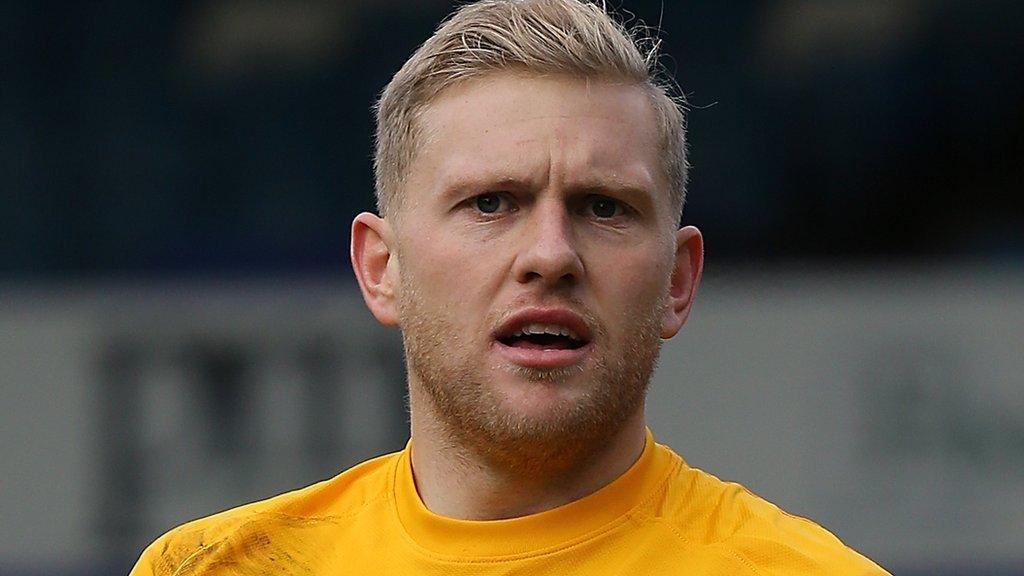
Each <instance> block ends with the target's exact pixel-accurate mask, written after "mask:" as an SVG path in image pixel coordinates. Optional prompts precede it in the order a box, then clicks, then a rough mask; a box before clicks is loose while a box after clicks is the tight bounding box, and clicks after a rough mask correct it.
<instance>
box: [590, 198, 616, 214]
mask: <svg viewBox="0 0 1024 576" xmlns="http://www.w3.org/2000/svg"><path fill="white" fill-rule="evenodd" d="M590 211H591V212H592V213H593V214H594V216H597V217H598V218H614V217H616V216H619V215H621V214H622V212H623V210H622V205H621V204H619V203H618V202H616V201H615V200H612V199H611V198H605V197H603V196H595V197H593V198H591V200H590Z"/></svg>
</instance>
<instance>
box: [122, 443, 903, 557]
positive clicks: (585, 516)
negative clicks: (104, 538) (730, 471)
mask: <svg viewBox="0 0 1024 576" xmlns="http://www.w3.org/2000/svg"><path fill="white" fill-rule="evenodd" d="M221 574H225V575H226V574H231V575H236V576H237V575H264V574H275V575H289V576H298V575H330V576H343V575H350V574H351V575H355V574H358V575H370V574H374V575H376V574H385V575H390V574H400V575H404V574H416V575H421V574H422V575H436V576H463V575H474V576H491V575H499V574H501V575H532V576H538V575H546V574H586V575H588V576H600V575H611V574H616V575H620V574H626V575H630V576H640V575H653V574H665V575H669V574H671V575H680V574H683V575H698V574H708V575H711V574H717V575H723V576H724V575H729V576H737V575H745V574H751V575H754V574H757V575H779V576H781V575H790V574H822V575H825V574H828V575H830V576H844V575H854V574H857V575H868V574H887V572H886V571H885V570H883V569H881V568H879V567H878V566H877V565H876V564H874V563H873V562H871V561H870V560H868V559H866V558H865V557H863V556H861V555H860V554H858V553H856V552H854V551H853V550H851V549H850V548H847V547H846V546H845V545H843V543H842V542H840V541H839V539H837V538H836V537H835V536H833V535H832V534H830V533H829V532H828V531H826V530H825V529H824V528H822V527H820V526H818V525H817V524H815V523H813V522H811V521H809V520H806V519H804V518H799V517H796V516H792V515H789V514H787V513H785V512H783V511H782V510H780V509H779V508H778V507H776V506H775V505H773V504H771V503H769V502H767V501H765V500H762V499H761V498H759V497H757V496H755V495H754V494H752V493H750V492H748V491H747V490H746V489H744V488H743V487H742V486H740V485H738V484H733V483H729V482H723V481H721V480H719V479H718V478H716V477H714V476H712V475H710V474H707V473H705V472H703V471H701V470H698V469H695V468H691V467H690V466H688V465H687V464H686V462H684V461H683V459H682V458H680V457H679V456H678V455H676V454H675V453H674V452H673V451H672V450H670V449H669V448H667V447H665V446H662V445H660V444H656V443H655V442H654V440H653V438H652V436H651V434H650V431H648V433H647V442H646V445H645V447H644V451H643V454H642V455H641V456H640V458H639V460H638V461H637V462H636V463H635V464H634V465H633V466H632V467H631V468H630V469H629V470H628V471H626V473H625V474H623V475H622V476H620V477H619V478H618V479H616V480H615V481H613V482H612V483H611V484H609V485H607V486H605V487H604V488H602V489H600V490H598V491H597V492H594V493H593V494H590V495H589V496H586V497H584V498H582V499H580V500H577V501H575V502H571V503H569V504H566V505H564V506H560V507H558V508H554V509H552V510H548V511H545V512H541V513H538V514H533V515H530V516H525V517H521V518H513V519H508V520H492V521H467V520H455V519H451V518H446V517H442V516H438V515H436V514H434V513H432V512H430V511H429V510H428V509H427V508H426V507H425V506H424V505H423V502H422V501H421V500H420V498H419V495H418V494H417V492H416V487H415V484H414V482H413V475H412V467H411V463H410V446H407V447H406V449H405V450H403V451H401V452H397V453H394V454H389V455H386V456H381V457H379V458H376V459H373V460H369V461H367V462H364V463H362V464H360V465H358V466H355V467H354V468H351V469H349V470H347V471H345V472H343V473H341V474H340V475H338V476H336V477H334V478H332V479H330V480H326V481H324V482H320V483H318V484H314V485H312V486H309V487H306V488H303V489H300V490H296V491H294V492H289V493H287V494H282V495H280V496H277V497H274V498H270V499H268V500H263V501H261V502H256V503H253V504H248V505H245V506H241V507H239V508H235V509H232V510H228V511H226V512H222V513H220V514H216V515H213V516H210V517H207V518H202V519H199V520H195V521H193V522H190V523H187V524H184V525H182V526H180V527H178V528H175V529H174V530H171V531H170V532H168V533H167V534H165V535H163V536H162V537H160V538H159V539H157V540H156V542H154V543H153V544H152V545H150V546H149V547H148V548H147V549H146V550H145V551H144V552H143V554H142V557H141V558H140V559H139V561H138V563H137V564H136V566H135V568H134V569H133V570H132V572H131V576H198V575H203V576H213V575H221Z"/></svg>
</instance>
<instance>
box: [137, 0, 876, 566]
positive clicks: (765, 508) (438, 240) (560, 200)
mask: <svg viewBox="0 0 1024 576" xmlns="http://www.w3.org/2000/svg"><path fill="white" fill-rule="evenodd" d="M653 60H654V58H653V55H651V54H648V55H644V54H642V53H641V52H640V51H639V50H638V49H637V47H636V46H635V45H634V43H633V41H632V40H631V39H630V38H629V36H628V35H627V34H626V33H625V32H624V31H623V30H622V28H621V27H619V26H618V25H617V24H615V23H614V22H613V21H612V20H611V19H610V18H609V17H608V16H607V15H606V14H605V12H604V11H603V9H602V8H600V7H598V6H597V5H595V4H590V3H585V2H582V1H580V0H484V1H482V2H479V3H476V4H472V5H468V6H465V7H463V8H461V9H459V10H458V11H457V12H456V14H455V15H454V16H453V17H452V18H451V19H450V20H449V21H448V22H446V23H445V24H444V25H443V26H442V27H441V28H440V29H439V30H438V31H437V32H436V33H435V34H434V36H433V37H431V38H430V39H429V40H428V41H427V42H426V43H425V44H424V45H423V46H422V47H421V48H420V49H419V50H418V51H417V52H416V53H415V54H414V55H413V56H412V57H411V58H410V59H409V61H408V62H406V64H405V65H404V66H403V67H402V69H401V70H400V71H399V72H398V73H397V74H396V76H395V77H394V79H393V80H392V81H391V83H390V84H389V85H388V87H387V88H386V89H385V91H384V93H383V96H382V98H381V101H380V104H379V107H378V124H377V126H378V132H377V136H378V139H377V150H376V176H377V194H378V206H379V212H380V215H379V216H377V215H374V214H369V213H364V214H360V215H359V216H358V217H356V219H355V222H354V223H353V225H352V250H351V255H352V262H353V265H354V268H355V271H356V275H357V277H358V280H359V285H360V288H361V289H362V293H363V296H364V298H365V300H366V303H367V305H368V306H369V308H370V310H371V311H372V312H373V314H374V316H375V317H376V318H377V319H378V320H379V321H380V322H382V323H384V324H386V325H394V326H398V327H399V328H400V329H401V331H402V335H403V338H404V343H405V349H406V360H407V367H408V378H409V382H408V384H409V398H410V409H411V428H412V430H411V440H410V443H409V445H408V446H407V447H406V449H405V450H404V451H402V452H399V453H396V454H391V455H387V456H383V457H380V458H377V459H375V460H371V461H369V462H365V463H363V464H361V465H359V466H356V467H355V468H353V469H350V470H348V471H346V472H344V473H342V474H341V475H339V476H337V477H335V478H333V479H331V480H327V481H325V482H322V483H320V484H316V485H313V486H310V487H308V488H305V489H302V490H298V491H296V492H292V493H288V494H284V495H282V496H278V497H276V498H272V499H270V500H266V501H263V502H258V503H255V504H250V505H248V506H243V507H241V508H238V509H235V510H230V511H227V512H224V513H221V514H218V515H215V516H212V517H210V518H205V519H201V520H197V521H195V522H192V523H189V524H186V525H184V526H182V527H179V528H177V529H175V530H173V531H171V532H170V533H169V534H167V535H165V536H163V537H162V538H160V539H159V540H157V541H156V542H155V543H154V544H153V545H152V546H150V547H149V548H148V549H147V551H146V552H145V553H144V554H143V557H142V559H141V560H140V561H139V563H138V565H137V566H136V568H135V570H134V571H133V574H135V575H139V576H141V575H144V574H157V575H178V576H184V575H191V574H331V575H339V574H439V575H440V574H445V575H456V574H479V575H484V574H832V575H835V574H884V573H885V572H884V571H883V570H881V569H880V568H878V567H877V566H875V565H874V564H873V563H871V562H870V561H869V560H867V559H865V558H863V557H862V556H860V555H858V554H857V553H856V552H853V551H852V550H850V549H848V548H846V547H845V546H844V545H843V544H842V543H841V542H839V540H837V539H836V538H835V537H834V536H832V535H831V534H829V533H828V532H827V531H825V530H824V529H822V528H820V527H818V526H817V525H815V524H813V523H812V522H810V521H807V520H804V519H801V518H797V517H794V516H789V515H787V514H785V513H783V512H781V511H780V510H779V509H778V508H776V507H775V506H773V505H771V504H769V503H767V502H765V501H763V500H761V499H759V498H757V497H756V496H754V495H752V494H750V493H749V492H746V491H745V490H743V489H742V488H741V487H739V486H737V485H735V484H728V483H724V482H721V481H719V480H718V479H716V478H715V477H713V476H710V475H708V474H706V473H704V472H701V471H699V470H695V469H693V468H690V467H689V466H687V465H686V464H685V463H684V462H683V460H682V459H681V458H680V457H679V456H677V455H675V454H674V453H673V452H672V451H671V450H669V449H668V448H666V447H664V446H661V445H658V444H656V443H655V442H654V441H653V438H652V434H651V433H650V432H649V431H648V430H647V428H646V426H645V421H644V398H645V393H646V389H647V384H648V381H649V379H650V376H651V373H652V371H653V369H654V365H655V361H656V358H657V355H658V350H659V346H660V341H661V339H664V338H671V337H672V336H673V335H675V334H676V332H678V331H679V329H680V328H681V327H682V325H683V323H684V322H685V320H686V318H687V315H688V313H689V311H690V308H691V306H692V304H693V299H694V295H695V293H696V291H697V285H698V283H699V280H700V275H701V266H702V259H703V246H702V239H701V235H700V232H699V231H698V230H697V229H696V228H693V227H689V226H688V227H684V228H679V227H678V224H677V223H678V220H679V215H680V212H681V210H682V205H683V191H684V185H685V181H686V159H685V153H684V150H685V146H684V141H683V125H684V123H683V117H682V114H681V112H680V110H679V107H678V106H677V105H676V104H675V102H673V100H672V99H671V98H670V97H669V96H668V95H667V94H666V90H665V89H664V88H662V87H661V86H660V85H658V84H656V83H655V82H654V81H653V80H652V76H651V72H650V69H651V66H652V62H653Z"/></svg>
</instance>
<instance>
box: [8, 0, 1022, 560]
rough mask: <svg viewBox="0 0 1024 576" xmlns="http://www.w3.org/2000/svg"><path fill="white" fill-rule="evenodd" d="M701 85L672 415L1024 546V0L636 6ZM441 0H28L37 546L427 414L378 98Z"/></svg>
mask: <svg viewBox="0 0 1024 576" xmlns="http://www.w3.org/2000/svg"><path fill="white" fill-rule="evenodd" d="M609 4H610V5H612V6H615V7H619V8H621V9H622V12H623V14H624V15H625V17H626V18H627V19H628V20H629V21H630V23H632V24H636V23H641V22H642V23H644V24H647V25H652V26H657V25H659V24H660V28H661V34H660V36H661V37H662V39H663V40H664V47H665V51H666V52H667V54H668V56H666V57H665V58H664V59H663V63H664V65H665V66H666V68H667V69H668V70H669V71H670V72H671V73H672V74H673V75H674V76H675V78H676V79H677V81H678V82H679V84H680V85H681V86H682V89H683V90H684V91H685V93H686V94H687V96H688V98H689V102H690V105H691V108H692V111H691V112H690V115H689V128H690V142H691V152H692V156H691V158H692V163H693V165H694V168H693V171H692V181H691V186H690V192H689V200H688V203H687V208H686V213H685V215H684V222H685V223H689V224H695V225H697V226H699V227H700V228H701V229H702V230H703V231H704V233H705V238H706V242H707V255H706V256H707V267H706V271H705V275H706V276H705V282H704V284H703V286H702V292H701V295H700V298H699V300H698V303H697V307H696V309H695V311H694V314H693V316H692V317H691V320H690V322H689V323H688V325H687V326H686V328H684V332H683V333H682V334H681V335H680V336H679V337H677V338H676V339H674V340H672V341H670V342H668V343H666V346H665V349H664V352H663V359H662V362H661V366H660V369H659V371H658V373H657V375H656V377H655V382H654V385H653V388H652V392H651V394H652V399H651V402H650V404H651V408H650V411H651V414H650V417H651V422H652V428H653V429H654V432H655V434H656V435H657V436H658V437H659V439H661V440H662V441H665V442H667V443H669V444H671V445H672V446H673V447H674V448H675V449H676V450H677V451H679V452H680V453H681V454H682V455H683V456H684V457H685V458H686V459H687V460H688V461H689V462H690V463H691V464H692V465H695V466H698V467H701V468H705V469H707V470H709V471H711V472H713V473H715V474H717V475H719V476H721V477H723V478H725V479H729V480H736V481H740V482H742V483H743V484H745V485H746V486H748V487H750V488H751V489H753V490H754V491H755V492H758V493H759V494H761V495H763V496H765V497H767V498H768V499H770V500H772V501H774V502H776V503H778V504H780V505H781V506H783V507H784V508H786V509H788V510H790V511H791V512H794V513H796V514H799V515H803V516H808V517H811V518H814V519H815V520H817V521H818V522H820V523H821V524H823V525H824V526H826V527H827V528H829V529H830V530H832V531H833V532H835V533H836V534H837V535H838V536H839V537H840V538H842V539H843V540H844V541H846V542H847V543H848V544H850V545H851V546H853V547H854V548H856V549H858V550H860V551H862V552H863V553H865V554H866V555H868V556H870V557H872V558H873V559H875V560H876V561H878V562H879V563H881V564H882V565H883V566H885V567H886V568H888V569H889V570H890V571H892V572H893V573H897V574H911V575H913V574H922V575H923V574H965V575H983V574H984V575H996V576H1003V575H1010V574H1024V209H1022V208H1021V206H1022V205H1024V203H1021V202H1020V200H1019V198H1018V197H1019V196H1020V193H1021V191H1022V183H1024V178H1022V176H1024V161H1022V158H1024V73H1022V71H1021V70H1022V67H1021V65H1022V63H1024V46H1022V45H1021V44H1022V41H1021V38H1022V36H1024V35H1022V34H1021V28H1020V23H1021V22H1022V21H1024V4H1021V3H1018V2H1010V1H998V0H987V1H982V2H969V1H966V0H929V1H924V0H902V1H897V2H881V1H871V0H866V1H854V0H817V1H811V0H790V1H771V2H749V1H737V2H710V1H692V2H676V1H664V2H662V1H658V0H651V1H643V0H615V1H613V2H609ZM453 6H454V4H453V3H452V2H450V1H442V0H417V1H416V2H410V1H398V0H373V1H371V0H345V1H341V2H339V1H327V0H295V1H283V0H277V1H274V0H207V1H203V2H194V1H184V2H183V1H178V2H166V1H165V2H160V1H149V2H114V1H102V0H101V1H95V2H68V1H37V2H28V1H24V0H22V1H18V0H13V1H8V2H4V3H2V5H0V66H2V68H0V69H2V70H3V76H2V80H0V392H2V398H3V400H2V403H0V433H2V445H0V573H2V574H5V575H15V576H27V575H35V574H47V575H55V574H56V575H67V576H85V575H93V574H96V575H98V574H117V573H126V572H127V571H128V570H129V568H130V567H131V565H132V564H133V562H134V560H135V558H136V557H137V555H138V553H139V552H140V551H141V549H142V548H143V547H144V546H145V545H146V544H147V543H148V542H150V541H151V540H152V539H154V538H155V537H156V536H158V535H159V534H160V533H161V532H163V531H165V530H167V529H168V528H170V527H172V526H173V525H175V524H178V523H181V522H183V521H185V520H188V519H191V518H194V517H197V516H201V515H206V514H209V513H212V512H215V511H218V510H221V509H224V508H226V507H229V506H233V505H236V504H240V503H243V502H246V501H251V500H254V499H257V498H262V497H265V496H268V495H270V494H273V493H277V492H281V491H284V490H288V489H291V488H296V487H299V486H302V485H306V484H309V483H312V482H313V481H316V480H319V479H322V478H325V477H329V476H331V475H334V474H336V473H337V472H338V471H340V470H342V469H344V468H346V467H347V466H349V465H351V464H353V463H355V462H357V461H359V460H361V459H364V458H367V457H370V456H373V455H376V454H379V453H382V452H384V451H390V450H394V449H399V448H401V446H402V445H403V444H404V442H405V439H406V437H407V430H406V417H405V414H404V406H403V403H404V400H403V395H404V391H403V378H404V369H403V366H402V361H401V345H400V341H399V339H398V336H397V334H395V333H393V332H391V331H388V330H385V329H382V328H379V327H378V326H377V325H376V324H375V323H374V321H373V319H372V318H371V317H370V316H369V314H368V313H367V312H366V311H365V310H364V308H363V305H362V302H361V299H360V298H359V296H358V293H357V289H356V285H355V282H354V280H353V279H352V275H351V271H350V267H349V263H348V258H347V245H348V227H349V223H350V222H351V219H352V217H353V216H354V215H355V214H356V213H358V212H359V211H362V210H369V209H372V206H373V195H372V189H373V184H372V169H371V156H370V155H371V146H372V138H371V132H372V114H371V106H372V103H373V102H374V100H375V98H376V96H377V94H378V93H379V91H380V90H381V89H382V88H383V86H384V85H385V84H386V82H387V81H388V80H389V78H390V77H391V75H392V74H393V73H394V72H395V71H396V70H397V69H398V68H399V66H400V65H401V63H402V62H403V61H404V59H405V58H407V57H408V56H409V54H410V53H411V52H412V51H413V50H414V49H415V47H416V46H417V45H418V44H419V43H420V42H422V41H423V40H424V39H426V37H427V36H428V35H429V34H430V33H431V31H432V30H433V28H434V27H435V26H436V25H437V23H438V22H439V21H440V20H441V19H442V18H443V17H444V16H445V15H446V14H447V13H448V12H449V11H450V10H451V9H452V7H453Z"/></svg>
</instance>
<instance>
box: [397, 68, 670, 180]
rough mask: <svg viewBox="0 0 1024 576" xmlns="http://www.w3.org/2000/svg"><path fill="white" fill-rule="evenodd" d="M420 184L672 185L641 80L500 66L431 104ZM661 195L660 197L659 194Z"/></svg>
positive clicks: (423, 125) (415, 171)
mask: <svg viewBox="0 0 1024 576" xmlns="http://www.w3.org/2000/svg"><path fill="white" fill-rule="evenodd" d="M418 128H419V131H420V144H419V146H418V151H417V153H416V157H415V158H414V161H413V163H412V165H411V166H410V168H411V170H410V177H411V178H410V180H412V179H414V178H417V177H419V178H420V179H422V178H424V177H426V179H427V180H429V182H423V181H420V182H418V186H413V188H419V189H422V187H423V186H424V185H425V184H426V185H428V187H431V186H432V185H443V184H445V183H452V182H454V181H459V180H466V179H470V180H472V179H474V178H478V179H491V180H493V179H500V178H508V179H514V180H517V181H524V180H525V181H536V182H547V181H549V180H550V179H551V178H559V179H560V180H561V181H562V183H563V184H565V185H567V186H573V185H579V186H588V185H600V184H608V185H613V186H622V187H626V186H628V187H634V188H641V189H647V190H650V191H651V192H652V193H654V191H655V190H661V191H664V190H666V189H667V187H666V185H665V179H664V175H663V170H662V169H661V166H662V164H661V162H660V160H661V151H660V147H659V137H658V124H657V118H656V113H655V110H654V107H653V104H652V102H651V98H650V93H649V92H648V91H647V90H646V89H645V88H644V87H641V86H637V85H634V84H627V83H622V82H613V81H609V80H601V79H592V78H591V79H587V78H577V77H570V76H529V75H524V74H517V73H507V72H502V73H492V74H488V75H486V76H483V77H480V78H474V79H471V80H467V81H464V82H462V83H460V84H458V85H456V86H454V87H451V88H448V89H446V90H445V91H444V92H442V93H441V94H440V95H439V96H438V97H436V98H435V99H434V100H433V101H432V102H430V103H429V104H428V105H427V106H426V107H425V109H424V110H423V112H422V114H421V116H420V119H419V126H418ZM659 195H661V194H659Z"/></svg>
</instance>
